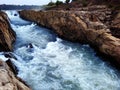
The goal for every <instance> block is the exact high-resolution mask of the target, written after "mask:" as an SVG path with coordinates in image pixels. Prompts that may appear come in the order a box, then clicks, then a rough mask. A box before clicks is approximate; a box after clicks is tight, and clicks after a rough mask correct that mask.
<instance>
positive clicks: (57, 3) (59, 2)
mask: <svg viewBox="0 0 120 90" xmlns="http://www.w3.org/2000/svg"><path fill="white" fill-rule="evenodd" d="M55 4H56V6H58V5H60V4H63V2H62V1H59V0H57V1H56V3H55Z"/></svg>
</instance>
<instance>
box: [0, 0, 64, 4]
mask: <svg viewBox="0 0 120 90" xmlns="http://www.w3.org/2000/svg"><path fill="white" fill-rule="evenodd" d="M50 1H51V0H0V4H15V5H45V4H48V3H49V2H50ZM52 1H54V2H55V1H56V0H52ZM59 1H65V0H59Z"/></svg>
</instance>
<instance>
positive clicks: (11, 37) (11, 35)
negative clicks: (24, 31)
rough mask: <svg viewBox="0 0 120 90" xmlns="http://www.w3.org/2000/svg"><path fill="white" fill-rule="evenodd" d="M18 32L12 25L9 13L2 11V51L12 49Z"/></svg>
mask: <svg viewBox="0 0 120 90" xmlns="http://www.w3.org/2000/svg"><path fill="white" fill-rule="evenodd" d="M15 38H16V34H15V32H14V31H13V29H12V28H11V26H10V23H9V19H8V17H7V14H5V13H4V12H1V11H0V51H12V50H13V46H12V45H13V43H14V42H15Z"/></svg>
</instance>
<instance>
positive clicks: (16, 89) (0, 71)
mask: <svg viewBox="0 0 120 90" xmlns="http://www.w3.org/2000/svg"><path fill="white" fill-rule="evenodd" d="M0 90H31V89H30V88H29V87H28V86H26V85H25V84H23V82H22V81H20V79H19V78H17V77H16V76H15V74H14V73H13V72H12V69H11V68H10V67H9V66H8V65H7V64H6V63H5V62H3V61H2V60H0Z"/></svg>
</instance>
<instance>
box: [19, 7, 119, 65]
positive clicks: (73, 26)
mask: <svg viewBox="0 0 120 90" xmlns="http://www.w3.org/2000/svg"><path fill="white" fill-rule="evenodd" d="M105 11H106V12H105ZM19 13H20V16H21V17H22V18H23V19H26V20H30V21H33V22H36V23H37V24H39V25H42V26H45V27H47V28H51V29H52V30H54V32H55V33H57V34H58V35H59V36H60V37H61V38H64V39H67V40H70V41H74V42H80V43H87V44H90V45H92V46H94V47H95V48H97V49H98V50H99V51H100V52H101V53H103V54H105V55H108V56H110V57H112V58H113V59H112V61H115V62H116V63H117V64H118V63H119V65H120V39H119V38H117V37H115V36H113V35H112V32H111V31H110V27H111V26H110V24H111V23H109V22H112V20H111V11H110V10H109V9H107V10H106V9H103V10H101V8H100V10H97V11H95V10H93V11H86V10H84V11H79V10H78V11H72V10H71V11H63V10H59V11H57V10H50V11H32V10H30V11H26V10H23V11H20V12H19ZM118 18H119V15H118ZM113 22H114V21H113ZM118 26H119V25H118ZM118 26H115V27H118Z"/></svg>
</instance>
